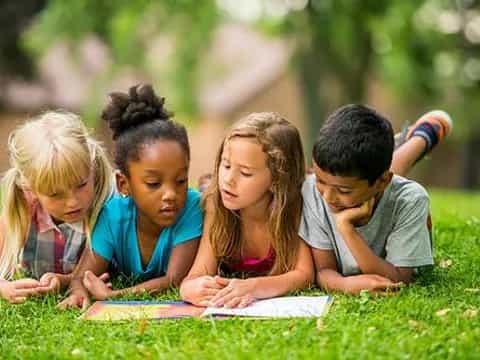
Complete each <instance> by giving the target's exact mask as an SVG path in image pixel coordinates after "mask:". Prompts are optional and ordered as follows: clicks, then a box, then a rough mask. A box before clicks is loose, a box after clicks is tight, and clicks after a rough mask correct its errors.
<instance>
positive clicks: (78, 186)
mask: <svg viewBox="0 0 480 360" xmlns="http://www.w3.org/2000/svg"><path fill="white" fill-rule="evenodd" d="M87 183H88V181H84V182H82V183H81V184H78V185H77V188H79V189H80V188H83V187H84V186H86V185H87Z"/></svg>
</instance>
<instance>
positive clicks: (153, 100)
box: [102, 84, 190, 176]
mask: <svg viewBox="0 0 480 360" xmlns="http://www.w3.org/2000/svg"><path fill="white" fill-rule="evenodd" d="M164 104H165V98H163V97H158V96H157V95H156V94H155V92H154V90H153V88H152V86H151V85H149V84H144V85H136V86H132V87H131V88H130V89H129V90H128V93H121V92H113V93H111V94H110V102H109V103H108V104H107V106H106V107H105V109H104V110H103V112H102V119H103V120H105V121H106V122H107V123H108V125H109V127H110V129H112V131H113V140H114V141H115V164H116V166H117V167H118V169H120V171H122V172H123V173H124V174H125V175H127V176H128V175H129V172H128V161H131V160H133V161H138V159H139V151H140V148H141V147H142V146H144V145H146V144H150V143H153V142H154V141H156V140H158V139H164V140H173V141H176V142H178V143H179V144H180V146H181V147H182V149H183V150H184V151H185V153H186V154H187V157H188V158H189V159H190V146H189V143H188V136H187V131H186V129H185V127H184V126H183V125H181V124H179V123H177V122H175V121H173V120H172V116H173V113H171V112H169V111H168V110H167V109H165V106H164Z"/></svg>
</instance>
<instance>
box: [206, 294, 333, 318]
mask: <svg viewBox="0 0 480 360" xmlns="http://www.w3.org/2000/svg"><path fill="white" fill-rule="evenodd" d="M332 300H333V298H332V297H331V296H289V297H278V298H272V299H266V300H258V301H256V302H254V303H253V304H251V305H250V306H248V307H246V308H243V309H227V308H223V307H222V308H213V307H209V308H207V309H206V310H205V312H204V313H203V314H202V316H208V315H231V316H251V317H268V318H289V317H319V316H322V315H323V314H324V313H325V312H326V311H327V310H328V307H329V305H330V303H331V302H332Z"/></svg>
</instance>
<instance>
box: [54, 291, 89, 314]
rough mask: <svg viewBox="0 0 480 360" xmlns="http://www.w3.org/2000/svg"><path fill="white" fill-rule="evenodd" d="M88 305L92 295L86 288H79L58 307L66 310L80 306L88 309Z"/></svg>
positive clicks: (79, 307)
mask: <svg viewBox="0 0 480 360" xmlns="http://www.w3.org/2000/svg"><path fill="white" fill-rule="evenodd" d="M88 305H90V296H89V295H88V291H87V290H85V289H84V288H77V289H75V290H73V291H72V293H71V294H70V295H69V296H68V297H67V298H66V299H64V300H62V301H61V302H60V303H59V304H58V305H57V308H58V309H60V310H65V309H68V308H78V309H82V310H86V309H87V307H88Z"/></svg>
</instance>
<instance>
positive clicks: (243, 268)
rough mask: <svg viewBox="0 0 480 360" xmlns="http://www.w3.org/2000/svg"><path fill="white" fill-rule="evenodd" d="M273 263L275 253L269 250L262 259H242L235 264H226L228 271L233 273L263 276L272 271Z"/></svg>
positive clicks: (271, 249)
mask: <svg viewBox="0 0 480 360" xmlns="http://www.w3.org/2000/svg"><path fill="white" fill-rule="evenodd" d="M274 262H275V251H274V250H273V248H270V250H269V251H268V254H267V256H266V257H264V258H256V257H244V258H243V259H242V260H241V261H239V262H238V263H236V264H228V266H227V267H228V269H229V270H230V271H233V272H241V273H255V274H265V273H268V272H269V271H270V270H272V267H273V264H274Z"/></svg>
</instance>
